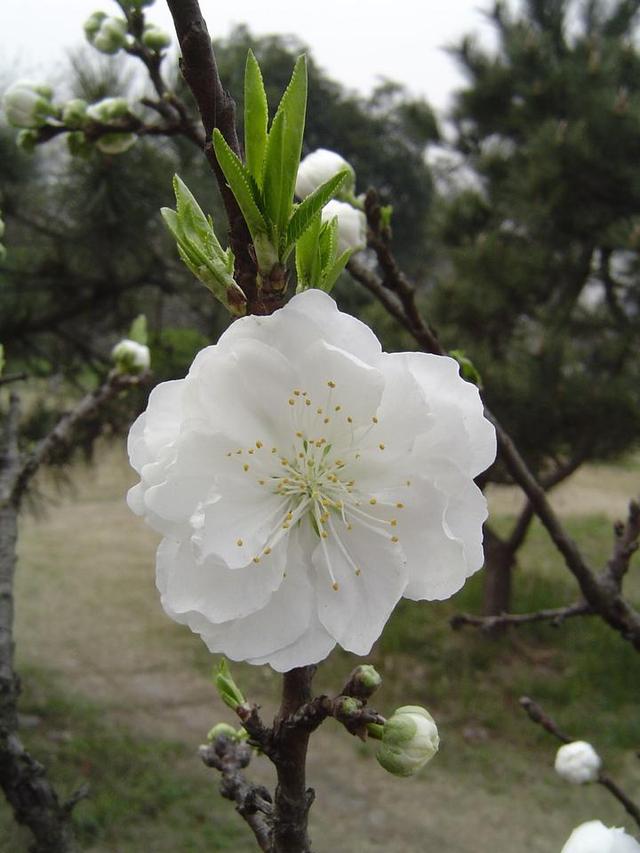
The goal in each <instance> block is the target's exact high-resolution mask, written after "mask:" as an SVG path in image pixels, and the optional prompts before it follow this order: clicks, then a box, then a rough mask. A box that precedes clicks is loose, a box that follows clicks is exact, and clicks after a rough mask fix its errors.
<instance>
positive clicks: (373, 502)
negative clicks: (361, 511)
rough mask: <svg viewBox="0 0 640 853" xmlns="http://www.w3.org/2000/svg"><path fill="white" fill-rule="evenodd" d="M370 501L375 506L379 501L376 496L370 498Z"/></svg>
mask: <svg viewBox="0 0 640 853" xmlns="http://www.w3.org/2000/svg"><path fill="white" fill-rule="evenodd" d="M369 503H370V504H371V506H375V505H376V504H377V503H378V501H377V500H376V499H375V498H369Z"/></svg>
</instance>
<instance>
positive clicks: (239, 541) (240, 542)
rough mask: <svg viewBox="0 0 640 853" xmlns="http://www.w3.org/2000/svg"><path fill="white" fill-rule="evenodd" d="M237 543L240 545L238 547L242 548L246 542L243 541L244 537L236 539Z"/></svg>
mask: <svg viewBox="0 0 640 853" xmlns="http://www.w3.org/2000/svg"><path fill="white" fill-rule="evenodd" d="M236 545H237V546H238V548H242V546H243V545H244V542H243V541H242V539H236Z"/></svg>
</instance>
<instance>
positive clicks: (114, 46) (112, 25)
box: [84, 13, 127, 55]
mask: <svg viewBox="0 0 640 853" xmlns="http://www.w3.org/2000/svg"><path fill="white" fill-rule="evenodd" d="M98 14H100V13H98ZM97 22H98V18H97V15H95V14H94V15H92V16H91V18H89V20H88V21H87V22H86V23H85V27H84V31H85V34H86V36H87V40H88V41H89V43H90V44H92V45H93V47H95V49H96V50H99V51H100V53H106V54H109V55H113V54H114V53H117V52H118V51H119V50H120V49H121V48H123V47H124V46H125V44H126V42H127V22H126V21H125V20H124V18H109V17H107V16H106V15H105V17H104V18H102V19H101V20H100V21H99V24H98V28H97V29H96V28H95V25H96V23H97Z"/></svg>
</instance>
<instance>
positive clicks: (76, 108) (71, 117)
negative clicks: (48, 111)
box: [62, 98, 87, 130]
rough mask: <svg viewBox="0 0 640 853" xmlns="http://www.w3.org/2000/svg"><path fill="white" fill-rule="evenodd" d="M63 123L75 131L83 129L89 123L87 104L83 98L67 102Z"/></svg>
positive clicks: (63, 111)
mask: <svg viewBox="0 0 640 853" xmlns="http://www.w3.org/2000/svg"><path fill="white" fill-rule="evenodd" d="M62 121H63V122H64V123H65V125H66V126H67V127H71V128H73V129H74V130H75V129H77V128H80V127H83V125H85V124H86V122H87V102H86V101H83V100H82V98H73V100H71V101H67V103H66V104H65V105H64V106H63V108H62Z"/></svg>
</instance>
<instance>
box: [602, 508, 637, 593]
mask: <svg viewBox="0 0 640 853" xmlns="http://www.w3.org/2000/svg"><path fill="white" fill-rule="evenodd" d="M613 530H614V543H613V554H612V556H611V559H610V560H609V562H608V563H607V566H606V569H605V576H606V577H607V578H608V579H609V580H610V581H612V582H613V584H615V585H616V586H617V587H618V589H619V588H620V586H621V584H622V580H623V578H624V576H625V575H626V573H627V572H628V570H629V563H630V562H631V557H632V556H633V554H634V553H635V552H636V551H637V550H638V544H639V540H640V503H638V501H631V502H630V503H629V514H628V516H627V521H626V523H623V522H621V521H618V522H617V523H616V524H615V525H614V528H613Z"/></svg>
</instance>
